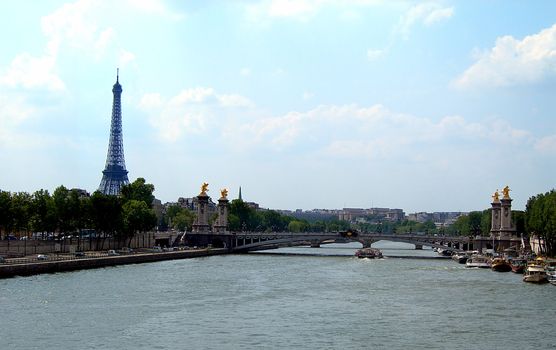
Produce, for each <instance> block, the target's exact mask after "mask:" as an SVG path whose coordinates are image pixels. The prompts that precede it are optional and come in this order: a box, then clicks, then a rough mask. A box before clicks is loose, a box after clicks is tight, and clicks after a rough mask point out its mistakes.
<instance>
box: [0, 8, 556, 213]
mask: <svg viewBox="0 0 556 350" xmlns="http://www.w3.org/2000/svg"><path fill="white" fill-rule="evenodd" d="M0 17H1V21H0V42H1V43H2V50H1V51H0V162H1V164H2V171H0V188H1V189H3V190H8V191H28V192H33V191H35V190H37V189H40V188H45V189H48V190H51V191H52V190H53V189H55V188H56V187H57V186H59V185H61V184H63V185H65V186H67V187H79V188H85V189H87V190H89V191H91V192H92V191H94V190H96V189H97V188H98V185H99V183H100V179H101V175H102V174H101V172H102V170H103V168H104V163H105V159H106V152H107V147H108V136H109V127H110V113H111V104H112V92H111V89H112V85H113V84H114V82H115V75H116V68H117V67H119V68H120V82H121V84H122V86H123V95H122V103H123V106H122V109H123V127H124V149H125V156H126V165H127V168H128V170H129V177H130V179H131V180H134V179H136V178H137V177H144V178H145V179H146V180H147V181H148V182H150V183H153V184H154V185H155V188H156V190H155V195H156V196H157V198H160V199H161V200H162V201H163V202H165V201H175V200H176V199H177V198H178V197H191V196H194V195H196V194H198V192H199V187H200V185H201V183H202V182H204V181H206V182H208V183H209V184H210V186H209V189H210V190H211V192H209V194H212V195H213V196H217V195H218V194H219V192H218V190H219V189H220V188H224V187H226V188H229V189H230V197H232V198H235V197H236V196H237V190H238V188H239V186H242V192H243V196H244V198H245V199H246V200H250V201H255V202H258V203H260V204H261V205H262V206H264V207H270V208H276V209H295V208H303V209H312V208H342V207H396V208H403V209H404V210H406V212H414V211H469V210H480V209H484V208H487V207H488V206H489V201H490V196H491V195H492V193H493V192H494V191H495V190H496V189H501V188H502V187H504V186H505V185H509V186H510V188H511V189H512V198H514V208H518V209H523V208H524V207H525V203H526V201H527V199H528V198H529V197H530V196H532V195H535V194H537V193H540V192H545V191H548V190H550V189H552V188H554V187H555V179H556V178H555V174H556V166H555V163H556V162H555V161H554V160H555V158H556V118H555V117H556V116H555V112H554V111H555V108H554V106H555V102H554V101H555V99H554V96H555V92H556V91H555V90H556V3H555V2H552V1H535V2H523V1H448V0H446V1H425V2H415V1H401V0H400V1H381V0H351V1H350V0H346V1H339V0H299V1H291V0H263V1H190V2H185V1H162V0H138V1H117V2H112V1H101V0H99V1H88V0H78V1H74V2H63V1H40V2H36V1H33V2H31V1H2V2H0Z"/></svg>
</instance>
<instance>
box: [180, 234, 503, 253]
mask: <svg viewBox="0 0 556 350" xmlns="http://www.w3.org/2000/svg"><path fill="white" fill-rule="evenodd" d="M382 240H386V241H392V242H403V243H409V244H413V245H415V247H416V249H421V248H422V247H423V246H428V247H434V248H441V249H448V250H452V251H456V252H460V251H465V250H473V249H483V248H492V239H491V238H488V237H476V238H470V237H467V236H425V235H397V234H382V233H360V232H356V231H343V232H302V233H292V232H227V233H212V232H204V233H187V234H185V236H184V242H185V243H186V244H187V245H197V246H206V245H208V244H211V245H212V246H214V247H223V248H228V249H229V250H230V252H235V253H246V252H249V251H255V250H265V249H274V248H279V247H288V246H299V245H310V246H312V247H319V246H320V245H322V244H329V243H349V242H359V243H361V244H362V245H363V247H370V246H371V244H373V243H375V242H378V241H382ZM496 242H497V243H498V245H500V244H502V241H496ZM509 244H510V242H508V244H505V243H504V244H503V246H506V245H507V246H509Z"/></svg>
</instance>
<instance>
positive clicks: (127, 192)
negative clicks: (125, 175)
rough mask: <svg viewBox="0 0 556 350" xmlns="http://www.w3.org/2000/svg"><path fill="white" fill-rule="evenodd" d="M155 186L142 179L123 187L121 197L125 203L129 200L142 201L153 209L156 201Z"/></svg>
mask: <svg viewBox="0 0 556 350" xmlns="http://www.w3.org/2000/svg"><path fill="white" fill-rule="evenodd" d="M153 192H154V185H153V184H148V183H146V182H145V179H144V178H142V177H140V178H138V179H137V180H135V181H133V182H132V183H130V184H129V185H126V186H124V187H122V191H121V196H122V199H123V200H124V202H127V201H129V200H132V199H134V200H137V201H142V202H145V204H147V206H148V207H149V208H152V205H153V200H154V195H153Z"/></svg>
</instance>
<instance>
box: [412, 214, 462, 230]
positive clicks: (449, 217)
mask: <svg viewBox="0 0 556 350" xmlns="http://www.w3.org/2000/svg"><path fill="white" fill-rule="evenodd" d="M465 214H466V213H464V212H460V211H451V212H444V211H441V212H438V211H437V212H433V213H427V212H418V213H412V214H409V215H407V220H409V221H415V222H420V223H423V222H427V221H432V222H434V224H435V225H436V227H443V226H449V225H451V224H453V223H454V221H456V220H457V218H459V217H460V216H461V215H465Z"/></svg>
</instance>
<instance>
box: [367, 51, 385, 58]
mask: <svg viewBox="0 0 556 350" xmlns="http://www.w3.org/2000/svg"><path fill="white" fill-rule="evenodd" d="M384 55H386V50H377V49H368V50H367V58H368V59H369V60H371V61H374V60H377V59H379V58H382V57H384Z"/></svg>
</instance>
